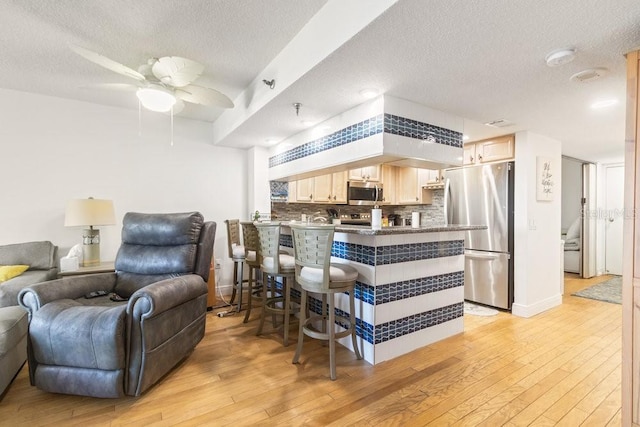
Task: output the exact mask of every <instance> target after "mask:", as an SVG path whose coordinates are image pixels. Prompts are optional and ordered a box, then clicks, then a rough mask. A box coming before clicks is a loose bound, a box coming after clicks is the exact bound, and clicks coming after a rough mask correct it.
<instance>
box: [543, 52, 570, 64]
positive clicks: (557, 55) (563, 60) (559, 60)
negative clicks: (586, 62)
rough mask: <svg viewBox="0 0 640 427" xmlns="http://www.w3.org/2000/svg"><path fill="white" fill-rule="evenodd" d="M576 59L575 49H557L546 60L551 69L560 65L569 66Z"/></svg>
mask: <svg viewBox="0 0 640 427" xmlns="http://www.w3.org/2000/svg"><path fill="white" fill-rule="evenodd" d="M575 57H576V50H575V49H574V48H563V49H557V50H554V51H552V52H550V53H549V54H548V55H547V56H546V57H545V58H544V60H545V61H546V62H547V65H548V66H549V67H557V66H558V65H564V64H568V63H569V62H571V61H573V59H574V58H575Z"/></svg>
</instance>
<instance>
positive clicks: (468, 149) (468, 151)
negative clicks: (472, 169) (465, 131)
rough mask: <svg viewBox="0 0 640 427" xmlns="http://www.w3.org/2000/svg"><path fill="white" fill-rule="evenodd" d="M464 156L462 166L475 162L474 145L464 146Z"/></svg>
mask: <svg viewBox="0 0 640 427" xmlns="http://www.w3.org/2000/svg"><path fill="white" fill-rule="evenodd" d="M463 150H464V154H463V155H462V164H463V165H472V164H474V163H475V162H476V144H473V143H471V144H464V146H463Z"/></svg>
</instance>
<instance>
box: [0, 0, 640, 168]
mask: <svg viewBox="0 0 640 427" xmlns="http://www.w3.org/2000/svg"><path fill="white" fill-rule="evenodd" d="M332 1H337V0H332ZM352 1H356V0H352ZM359 1H361V2H362V5H363V7H366V5H367V1H364V0H359ZM376 1H378V0H376ZM325 3H326V1H311V0H270V1H262V0H227V1H219V0H218V1H189V0H185V1H155V0H145V1H136V2H125V1H114V0H103V1H100V2H98V1H86V2H80V1H70V0H66V1H56V2H50V1H39V2H38V1H33V0H32V1H13V2H4V4H3V6H2V14H0V40H2V45H3V56H4V58H3V61H0V75H2V76H3V79H2V82H1V83H0V86H1V87H4V88H9V89H16V90H23V91H30V92H38V93H44V94H48V95H54V96H60V97H64V98H74V99H81V100H85V101H90V102H98V103H104V104H109V105H117V106H123V107H128V108H132V109H135V108H137V102H136V101H135V98H133V97H124V96H122V95H123V94H121V93H106V92H96V91H89V90H80V89H78V87H79V86H82V85H86V84H91V83H102V82H127V78H126V77H122V76H119V75H117V74H114V73H112V72H110V71H108V70H104V69H102V68H100V67H99V66H97V65H95V64H92V63H90V62H88V61H86V60H85V59H83V58H81V57H79V56H78V55H75V54H74V53H72V52H71V51H70V50H69V49H68V47H67V45H68V43H75V44H78V45H81V46H83V47H85V48H88V49H91V50H94V51H96V52H99V53H102V54H104V55H106V56H108V57H110V58H112V59H114V60H116V61H119V62H121V63H123V64H125V65H128V66H130V67H132V68H137V66H138V65H139V64H142V63H143V62H145V60H146V59H147V58H149V57H152V56H165V55H179V56H184V57H187V58H190V59H194V60H196V61H199V62H201V63H203V64H204V65H205V73H206V75H205V76H204V77H203V79H201V80H200V81H199V83H203V84H206V85H208V86H211V87H213V88H215V89H218V90H220V91H221V92H223V93H225V94H227V95H228V96H229V97H230V98H231V99H235V98H236V97H237V96H238V95H240V94H241V93H242V91H243V90H245V89H246V88H247V86H248V85H249V84H250V82H251V81H253V80H254V79H256V78H257V77H259V76H260V75H261V73H260V71H261V70H263V69H264V68H265V67H266V66H267V65H268V64H269V63H270V62H271V61H272V60H273V59H274V58H275V57H276V55H277V54H278V53H279V52H280V51H281V50H282V49H283V48H285V46H286V45H287V43H288V42H289V40H291V39H292V38H294V37H295V36H296V34H297V33H298V32H299V31H300V29H302V28H303V27H304V25H305V24H306V23H307V21H309V19H311V18H312V16H313V15H314V14H315V13H316V12H317V11H318V10H320V9H321V8H322V7H323V6H324V5H325ZM639 23H640V2H638V1H637V0H615V1H610V2H603V1H600V0H563V1H561V2H558V1H552V0H540V1H536V2H532V1H530V0H526V1H525V0H512V1H504V0H483V1H481V2H469V1H468V0H432V1H428V2H427V1H424V0H401V1H399V2H397V3H396V4H395V5H393V6H391V7H390V8H389V9H388V10H387V11H386V12H385V13H383V14H382V15H381V16H379V17H378V18H377V19H375V20H373V22H371V23H370V24H369V25H368V26H367V27H365V28H364V29H363V30H362V31H360V33H358V34H357V35H355V36H354V37H353V38H352V39H351V40H349V41H348V42H347V43H345V44H343V45H342V46H341V47H339V48H337V49H336V50H335V51H334V52H333V53H332V54H331V55H329V56H328V57H327V58H326V59H324V60H323V61H322V62H320V63H319V64H318V65H316V66H315V67H314V68H312V69H310V70H308V72H306V73H305V74H304V75H303V76H302V77H301V78H300V79H299V80H297V81H296V82H294V83H293V84H291V85H289V86H288V87H287V88H285V89H283V90H281V91H280V92H279V93H278V95H277V96H276V97H274V98H273V99H272V100H271V101H270V102H268V103H267V104H266V105H264V106H263V107H262V108H261V109H260V110H259V111H257V112H256V113H255V114H253V115H252V116H251V117H248V118H246V119H244V120H243V122H242V124H241V125H240V126H238V127H237V128H236V129H235V130H234V132H233V134H231V135H230V136H229V137H228V138H227V139H226V140H225V141H223V142H222V143H223V144H224V145H231V146H237V147H249V146H251V145H254V144H258V145H262V144H264V143H265V142H264V141H265V140H266V139H267V138H275V139H276V140H282V139H285V138H287V137H288V136H291V135H292V134H295V133H297V132H300V131H302V130H303V125H302V124H301V123H300V120H299V119H298V118H296V117H295V112H294V110H293V108H292V107H291V104H292V103H293V102H301V103H303V109H302V110H301V115H303V116H304V118H306V119H309V120H311V121H313V122H319V121H322V120H325V119H327V118H329V117H332V116H334V115H336V114H339V113H340V112H342V111H344V110H346V109H348V108H351V107H353V106H355V105H357V104H359V103H361V102H363V101H364V100H363V99H362V97H361V96H360V94H359V91H360V90H361V89H363V88H368V87H377V88H379V89H380V90H381V92H383V93H387V94H389V95H392V96H396V97H400V98H405V99H408V100H412V101H415V102H418V103H421V104H424V105H427V106H429V107H432V108H435V109H438V110H442V111H446V112H449V113H453V114H456V115H458V116H461V117H464V118H465V119H468V120H467V122H466V123H467V124H466V126H465V133H469V135H470V136H471V138H472V139H479V138H482V137H487V136H491V135H495V134H503V133H510V132H514V131H518V130H530V131H532V132H536V133H539V134H542V135H546V136H549V137H551V138H554V139H558V140H560V141H562V143H563V153H564V154H566V155H570V156H573V157H576V158H580V159H584V160H592V161H607V160H609V159H613V158H618V159H620V158H621V157H622V155H623V145H624V119H625V116H624V107H625V84H626V81H625V59H624V54H625V53H626V52H628V51H631V50H633V49H637V48H640V25H639ZM326 31H327V32H330V31H331V28H327V29H326ZM326 34H327V33H326V32H325V33H324V34H323V33H318V37H325V36H326ZM567 46H572V47H575V48H576V49H577V51H578V55H577V57H576V59H575V60H574V61H573V62H571V63H569V64H566V65H563V66H560V67H555V68H550V67H548V66H547V65H546V64H545V62H544V58H545V56H546V54H547V53H549V52H550V51H552V50H554V49H558V48H562V47H567ZM591 67H606V68H608V69H609V74H608V75H606V76H605V77H604V78H602V79H600V80H598V81H594V82H590V83H574V82H571V81H569V77H570V76H571V75H572V74H574V73H576V72H578V71H581V70H584V69H586V68H591ZM612 97H614V98H617V99H618V101H619V103H618V104H617V105H616V106H614V107H612V108H610V109H606V110H601V111H595V110H592V109H591V108H590V107H589V106H590V104H591V103H592V102H593V101H596V100H599V99H603V98H612ZM222 113H223V110H220V109H216V108H205V107H196V106H188V108H187V109H185V111H184V112H183V113H182V115H183V116H186V117H190V118H194V119H199V120H206V121H211V122H213V121H215V120H216V118H218V117H219V115H220V114H222ZM501 118H504V119H507V120H509V121H511V122H513V123H514V125H513V126H510V127H507V128H502V129H494V128H489V127H487V126H484V125H480V124H479V123H482V122H486V121H489V120H494V119H501Z"/></svg>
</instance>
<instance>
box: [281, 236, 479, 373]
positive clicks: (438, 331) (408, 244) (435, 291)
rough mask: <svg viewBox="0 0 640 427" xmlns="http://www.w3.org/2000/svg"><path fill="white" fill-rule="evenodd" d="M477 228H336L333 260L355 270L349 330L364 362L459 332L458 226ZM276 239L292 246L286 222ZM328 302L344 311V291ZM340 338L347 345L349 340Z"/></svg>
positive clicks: (461, 246) (461, 283)
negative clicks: (353, 311)
mask: <svg viewBox="0 0 640 427" xmlns="http://www.w3.org/2000/svg"><path fill="white" fill-rule="evenodd" d="M283 225H286V223H283ZM485 228H486V227H484V226H466V225H449V226H422V227H418V228H412V227H385V228H382V229H381V230H373V229H371V227H365V226H346V225H337V226H336V228H335V236H334V243H333V249H332V257H333V261H334V262H342V263H347V264H349V265H352V266H353V267H355V268H356V269H357V270H358V273H359V274H358V280H357V282H356V289H355V292H356V294H355V297H356V318H357V334H358V337H359V338H360V339H361V343H362V350H363V354H364V358H365V360H367V361H368V362H369V363H372V364H376V363H380V362H383V361H385V360H388V359H392V358H394V357H397V356H400V355H402V354H405V353H408V352H410V351H412V350H415V349H417V348H420V347H423V346H425V345H428V344H431V343H433V342H436V341H439V340H442V339H444V338H447V337H449V336H452V335H455V334H458V333H461V332H462V331H463V328H464V325H463V317H462V316H463V301H464V238H465V232H466V231H468V230H482V229H485ZM280 243H281V245H282V246H283V247H285V248H287V249H288V250H290V251H292V250H293V242H292V240H291V235H290V229H289V228H288V227H283V230H282V235H281V240H280ZM336 308H337V309H338V310H342V311H344V312H345V313H348V311H349V303H348V298H347V297H346V295H339V296H338V297H337V298H336ZM340 342H341V344H342V345H344V346H345V347H347V348H351V340H350V339H343V340H341V341H340Z"/></svg>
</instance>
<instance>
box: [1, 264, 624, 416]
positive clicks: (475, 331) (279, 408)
mask: <svg viewBox="0 0 640 427" xmlns="http://www.w3.org/2000/svg"><path fill="white" fill-rule="evenodd" d="M606 278H607V277H599V278H595V279H591V280H586V281H585V280H580V279H576V278H575V276H573V275H567V276H566V280H565V297H564V303H563V304H562V305H561V306H560V307H557V308H554V309H552V310H549V311H547V312H545V313H543V314H540V315H538V316H535V317H533V318H530V319H523V318H518V317H514V316H511V315H509V314H506V313H500V314H498V315H497V316H493V317H478V316H465V331H464V333H463V334H460V335H457V336H454V337H451V338H449V339H447V340H444V341H441V342H438V343H435V344H433V345H430V346H427V347H425V348H422V349H420V350H417V351H414V352H412V353H410V354H408V355H405V356H403V357H399V358H396V359H394V360H391V361H388V362H384V363H381V364H379V365H377V366H372V365H369V364H368V363H366V362H364V361H358V360H356V359H355V357H354V356H353V354H352V353H350V352H349V351H348V350H346V349H344V348H342V347H340V346H338V349H337V355H338V356H337V357H338V359H337V362H338V379H337V380H336V381H330V380H329V378H328V374H329V366H328V365H329V364H328V355H327V351H326V350H327V348H326V347H322V345H320V344H319V343H318V342H317V341H314V340H310V341H307V342H305V347H304V350H303V354H302V364H301V365H292V364H291V358H292V356H293V353H294V351H295V345H293V344H291V345H290V346H289V347H287V348H285V347H283V346H282V340H281V338H280V335H279V334H278V333H277V332H273V333H267V334H266V335H263V336H261V337H256V336H255V330H256V327H257V321H256V320H255V317H254V320H252V321H250V322H249V323H248V324H243V323H242V317H241V316H237V315H236V316H232V317H225V318H218V317H216V316H215V314H213V313H210V314H209V315H208V319H207V330H206V336H205V339H204V340H203V341H202V342H201V343H200V344H199V345H198V347H197V348H196V350H195V351H194V353H193V354H192V355H191V356H190V357H189V358H188V359H187V360H186V361H184V362H183V363H182V364H181V365H179V366H178V367H177V368H176V369H174V370H173V371H172V372H171V373H170V374H169V375H167V376H166V377H165V378H164V379H163V380H162V381H161V382H160V383H159V384H157V385H156V386H155V387H153V388H152V389H151V390H149V391H148V392H147V393H146V394H144V395H143V396H141V397H139V398H123V399H106V400H101V399H92V398H87V397H78V396H64V395H55V394H48V393H44V392H41V391H38V390H37V389H36V388H34V387H31V386H30V385H29V379H28V373H27V368H26V366H25V367H23V368H22V370H21V372H20V373H19V375H18V377H17V378H16V379H15V380H14V382H13V384H12V385H11V388H10V389H9V391H8V393H7V394H6V395H5V397H4V399H3V400H2V401H1V402H0V424H1V425H11V426H16V425H29V426H44V425H56V426H59V425H145V426H167V425H193V426H197V425H216V426H217V425H234V426H238V425H284V426H288V425H313V426H324V425H335V426H343V425H357V426H369V425H371V426H378V425H410V426H411V425H415V426H422V425H434V426H441V425H473V426H476V425H480V426H498V425H507V426H524V425H567V426H578V425H585V426H609V425H611V426H617V425H620V422H621V421H620V399H621V397H620V371H621V369H620V362H621V354H620V345H621V306H619V305H616V304H610V303H605V302H599V301H593V300H589V299H584V298H578V297H573V296H570V294H571V293H572V292H575V291H576V290H578V289H580V288H582V287H586V286H590V285H591V284H593V283H596V282H598V281H602V280H605V279H606ZM258 311H259V310H256V313H255V315H257V314H258V313H257V312H258ZM292 330H293V329H292ZM292 341H293V340H292Z"/></svg>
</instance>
